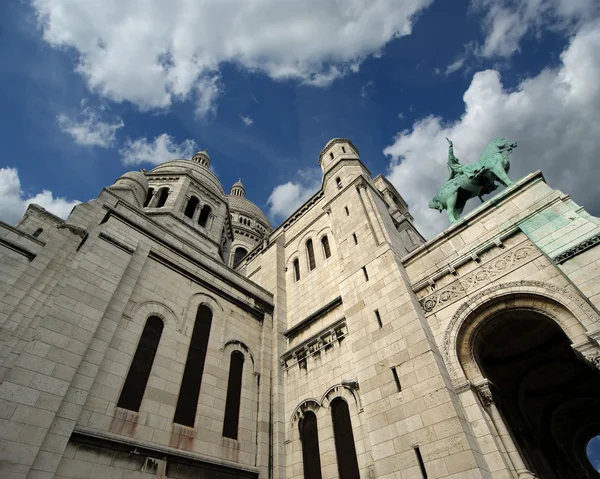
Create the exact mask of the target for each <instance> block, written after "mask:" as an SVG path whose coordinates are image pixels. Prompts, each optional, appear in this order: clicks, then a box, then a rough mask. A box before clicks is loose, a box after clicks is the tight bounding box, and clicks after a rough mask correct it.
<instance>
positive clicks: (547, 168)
mask: <svg viewBox="0 0 600 479" xmlns="http://www.w3.org/2000/svg"><path fill="white" fill-rule="evenodd" d="M598 51H600V22H598V21H596V22H595V23H591V24H589V25H587V26H586V27H584V28H582V29H581V30H579V31H578V33H577V34H576V35H575V36H574V37H573V38H572V39H571V42H570V44H569V46H568V47H567V48H566V49H565V51H564V52H563V53H562V54H561V65H560V66H558V67H557V68H547V69H545V70H543V71H542V72H540V73H539V74H538V75H537V76H535V77H532V78H526V79H524V80H523V81H521V83H520V84H519V85H518V86H517V88H516V89H515V90H514V91H508V90H506V89H505V88H504V87H503V85H502V82H501V77H500V74H499V73H498V72H497V71H494V70H486V71H481V72H478V73H476V74H475V75H474V76H473V79H472V81H471V85H470V86H469V88H468V89H467V91H466V92H465V94H464V97H463V99H464V102H465V112H464V113H463V115H462V116H461V118H460V119H458V120H457V121H455V122H451V123H448V122H445V121H444V119H443V118H440V117H434V116H429V117H427V118H424V119H422V120H421V121H418V122H416V123H415V124H414V125H413V126H412V129H411V130H405V131H402V132H400V133H399V134H398V136H397V137H396V138H395V141H394V143H393V144H392V145H390V146H388V147H387V148H386V149H385V150H384V153H385V154H386V155H389V156H390V157H391V158H392V160H391V163H390V172H389V179H390V180H391V181H392V183H394V185H395V186H396V187H397V188H398V190H399V191H400V193H401V194H402V195H403V196H404V197H405V199H406V200H407V202H408V203H409V205H410V206H411V211H412V213H413V215H414V217H415V220H416V221H417V225H418V227H419V228H420V230H421V231H422V232H423V233H424V234H425V235H428V236H431V235H434V234H436V233H438V232H439V231H440V230H442V229H443V228H445V227H446V226H447V225H448V221H447V219H446V216H445V213H444V214H443V216H440V214H439V213H438V212H437V211H435V210H431V209H429V208H428V202H429V200H430V199H431V198H432V197H433V196H434V195H435V194H436V192H437V190H438V188H439V187H440V186H441V185H442V184H443V182H444V181H446V179H447V170H446V160H447V154H446V151H447V143H446V140H445V139H444V137H446V136H447V137H448V138H450V139H452V140H453V141H454V146H455V154H456V156H458V157H459V158H460V159H461V161H462V162H463V163H470V162H473V161H477V159H478V157H479V155H480V153H481V151H482V150H483V148H484V147H485V145H486V144H487V143H489V142H490V141H491V140H493V139H494V138H496V137H498V136H503V137H505V138H507V139H509V140H511V141H518V143H519V146H518V148H517V149H516V150H515V152H514V153H513V155H512V157H511V158H512V159H511V165H512V168H511V172H510V176H511V177H512V178H513V179H518V178H520V177H522V176H523V175H525V174H526V173H529V172H532V171H535V170H537V169H541V170H542V171H543V172H544V174H545V177H546V180H547V181H548V183H549V184H550V185H551V186H552V187H555V188H559V189H560V190H562V191H563V192H565V193H567V194H570V195H572V196H573V198H574V200H575V201H577V202H578V203H580V204H582V205H584V206H585V207H586V208H588V209H589V210H591V211H592V212H593V211H595V212H596V214H597V213H598V212H599V211H600V189H598V187H597V177H598V175H597V174H595V173H596V172H597V169H598V161H599V160H598V146H597V145H598V138H600V115H598V111H600V55H598ZM586 172H590V173H592V174H586ZM477 203H478V200H476V199H474V200H471V202H469V205H470V207H473V206H477Z"/></svg>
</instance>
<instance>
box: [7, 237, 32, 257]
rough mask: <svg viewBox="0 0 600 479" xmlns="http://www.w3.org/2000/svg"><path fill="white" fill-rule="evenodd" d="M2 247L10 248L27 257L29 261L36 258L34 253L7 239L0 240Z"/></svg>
mask: <svg viewBox="0 0 600 479" xmlns="http://www.w3.org/2000/svg"><path fill="white" fill-rule="evenodd" d="M0 246H3V247H5V248H8V249H10V250H12V251H14V252H15V253H17V254H20V255H22V256H25V257H26V258H27V259H28V260H29V261H33V260H34V259H35V257H36V254H35V253H33V252H32V251H29V250H27V249H25V248H23V247H22V246H21V245H18V244H16V243H13V242H12V241H8V240H7V239H5V238H0Z"/></svg>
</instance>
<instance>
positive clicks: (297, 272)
mask: <svg viewBox="0 0 600 479" xmlns="http://www.w3.org/2000/svg"><path fill="white" fill-rule="evenodd" d="M294 278H295V279H296V281H299V280H300V261H298V258H296V259H295V260H294Z"/></svg>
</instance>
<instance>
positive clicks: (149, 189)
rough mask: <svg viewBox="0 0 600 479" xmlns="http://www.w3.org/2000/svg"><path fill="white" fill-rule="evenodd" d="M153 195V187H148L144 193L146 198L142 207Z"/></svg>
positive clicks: (148, 202) (146, 204) (147, 203)
mask: <svg viewBox="0 0 600 479" xmlns="http://www.w3.org/2000/svg"><path fill="white" fill-rule="evenodd" d="M153 196H154V188H148V193H147V194H146V199H145V200H144V208H145V207H146V206H148V205H149V204H150V200H151V199H152V197H153Z"/></svg>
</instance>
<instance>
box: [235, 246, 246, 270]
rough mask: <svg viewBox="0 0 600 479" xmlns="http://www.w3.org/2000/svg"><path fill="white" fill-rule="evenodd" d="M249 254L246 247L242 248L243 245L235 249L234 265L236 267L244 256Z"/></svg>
mask: <svg viewBox="0 0 600 479" xmlns="http://www.w3.org/2000/svg"><path fill="white" fill-rule="evenodd" d="M247 254H248V251H247V250H246V248H242V247H241V246H240V247H238V248H236V249H235V254H234V255H233V267H234V268H235V267H236V266H237V265H238V263H239V262H240V261H242V258H243V257H244V256H246V255H247Z"/></svg>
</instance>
